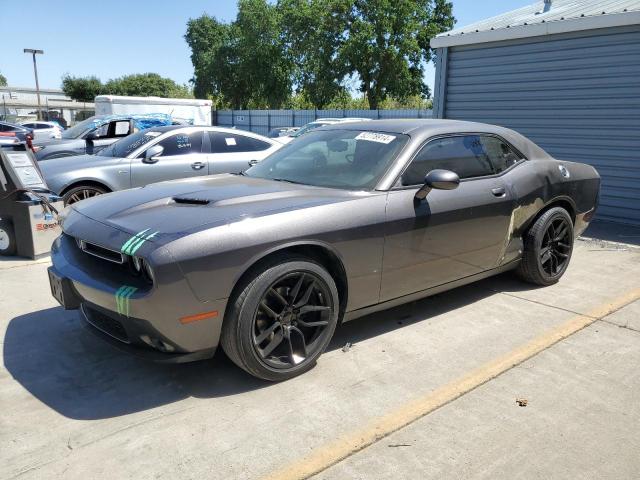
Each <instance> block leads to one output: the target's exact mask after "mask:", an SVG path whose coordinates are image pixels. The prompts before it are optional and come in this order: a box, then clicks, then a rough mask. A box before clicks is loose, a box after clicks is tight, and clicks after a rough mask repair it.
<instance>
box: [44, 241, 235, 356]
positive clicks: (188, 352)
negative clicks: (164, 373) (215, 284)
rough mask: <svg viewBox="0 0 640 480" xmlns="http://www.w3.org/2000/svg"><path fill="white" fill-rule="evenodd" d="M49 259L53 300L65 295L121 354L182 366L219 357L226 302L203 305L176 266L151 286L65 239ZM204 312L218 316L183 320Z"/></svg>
mask: <svg viewBox="0 0 640 480" xmlns="http://www.w3.org/2000/svg"><path fill="white" fill-rule="evenodd" d="M51 260H52V266H51V267H50V268H49V271H50V274H49V275H50V281H51V285H52V293H54V296H55V297H56V298H57V299H59V301H60V298H61V296H60V295H56V292H55V290H56V289H59V290H63V291H64V303H63V306H65V308H68V309H76V308H79V309H80V312H81V316H82V318H83V321H84V323H86V324H87V325H89V326H90V327H91V329H92V330H93V331H94V332H96V333H97V334H98V336H100V337H101V338H103V339H105V340H108V341H109V343H111V344H113V345H115V346H117V347H118V348H120V349H121V350H125V351H128V352H131V353H134V354H136V355H139V356H143V357H146V358H149V359H152V360H156V361H162V362H178V363H179V362H186V361H192V360H200V359H203V358H209V357H211V356H213V354H214V353H215V350H216V348H217V346H218V342H219V339H220V332H221V328H222V319H223V317H224V310H225V307H226V299H222V300H217V301H212V302H201V301H199V300H198V299H197V298H196V297H195V295H194V294H193V292H192V290H191V288H190V287H189V285H188V283H187V281H186V280H185V279H184V276H183V275H182V273H181V272H180V269H179V268H178V266H177V264H176V263H175V262H168V263H167V264H166V265H164V266H162V267H160V268H159V269H158V272H157V278H156V282H155V283H154V285H153V286H149V285H146V284H145V283H144V281H143V280H142V279H140V278H136V277H134V276H133V275H130V274H128V273H127V272H126V271H120V270H119V266H118V265H115V264H110V263H108V262H106V261H104V260H103V259H100V258H95V257H92V256H90V255H87V254H86V253H84V252H83V251H81V250H80V249H79V248H77V245H76V242H75V240H74V239H73V238H72V237H69V236H67V235H62V236H61V237H60V238H58V239H57V240H56V241H55V242H54V244H53V248H52V250H51ZM56 279H57V280H56ZM61 303H62V302H61ZM203 312H217V315H211V316H209V317H207V318H203V319H201V320H198V321H195V322H189V323H182V322H181V321H180V319H181V318H185V317H189V316H194V315H200V314H202V313H203Z"/></svg>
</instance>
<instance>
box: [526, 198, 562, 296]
mask: <svg viewBox="0 0 640 480" xmlns="http://www.w3.org/2000/svg"><path fill="white" fill-rule="evenodd" d="M572 252H573V222H572V220H571V217H570V216H569V213H568V212H567V211H566V210H565V209H564V208H562V207H554V208H550V209H549V210H547V211H546V212H544V213H543V214H542V215H540V217H539V218H538V219H537V220H536V221H535V222H534V224H533V225H532V226H531V228H530V229H529V230H528V231H527V233H526V234H525V236H524V252H523V254H522V261H521V262H520V266H519V267H518V270H517V273H518V275H519V276H520V277H521V278H522V279H523V280H525V281H527V282H530V283H534V284H536V285H542V286H548V285H553V284H554V283H556V282H557V281H558V280H560V277H562V275H564V272H565V271H566V270H567V267H568V266H569V260H570V259H571V253H572Z"/></svg>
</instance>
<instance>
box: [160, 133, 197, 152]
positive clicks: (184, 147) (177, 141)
mask: <svg viewBox="0 0 640 480" xmlns="http://www.w3.org/2000/svg"><path fill="white" fill-rule="evenodd" d="M157 145H161V146H162V147H163V148H164V151H163V152H162V156H163V157H168V156H171V155H189V154H192V153H201V152H202V132H201V131H200V132H193V133H178V134H176V135H171V136H170V137H167V138H165V139H164V140H161V141H160V142H158V143H157Z"/></svg>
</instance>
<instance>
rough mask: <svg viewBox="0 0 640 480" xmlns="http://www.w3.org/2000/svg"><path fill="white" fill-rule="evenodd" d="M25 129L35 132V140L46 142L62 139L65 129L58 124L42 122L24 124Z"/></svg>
mask: <svg viewBox="0 0 640 480" xmlns="http://www.w3.org/2000/svg"><path fill="white" fill-rule="evenodd" d="M21 125H22V126H23V127H27V128H30V129H31V130H33V140H34V141H36V142H37V141H39V140H46V139H48V138H57V139H59V138H62V131H63V128H62V127H60V124H59V123H57V122H45V121H41V120H37V121H31V122H22V123H21Z"/></svg>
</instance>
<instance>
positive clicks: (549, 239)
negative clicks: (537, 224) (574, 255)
mask: <svg viewBox="0 0 640 480" xmlns="http://www.w3.org/2000/svg"><path fill="white" fill-rule="evenodd" d="M572 240H573V239H572V228H571V226H570V225H569V224H568V222H567V220H566V219H565V218H563V217H558V218H555V219H554V220H552V221H551V222H549V225H548V226H547V229H546V231H545V232H544V236H543V237H542V245H541V248H540V255H539V256H540V265H541V267H542V269H543V270H544V271H545V272H546V273H547V274H548V275H549V276H550V277H554V276H556V275H558V274H559V273H560V272H562V271H564V269H565V268H566V264H567V263H568V262H569V257H570V256H571V242H572Z"/></svg>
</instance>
